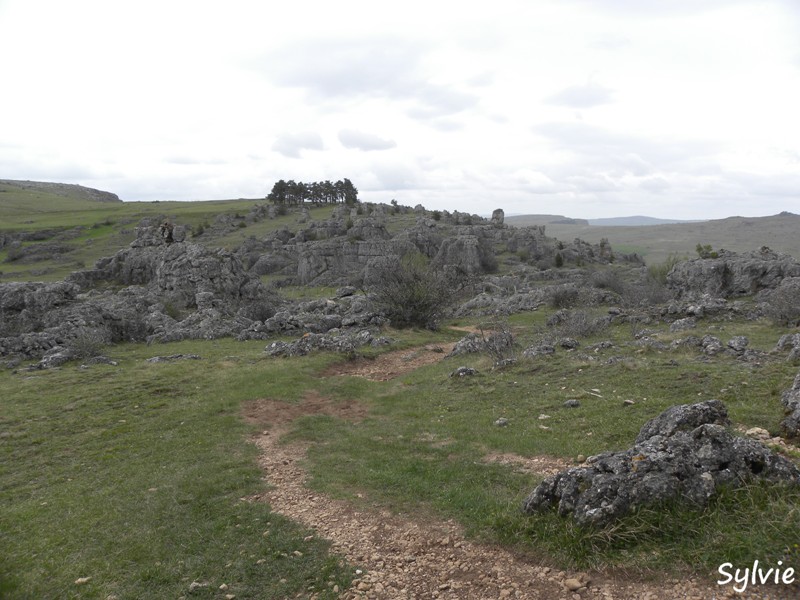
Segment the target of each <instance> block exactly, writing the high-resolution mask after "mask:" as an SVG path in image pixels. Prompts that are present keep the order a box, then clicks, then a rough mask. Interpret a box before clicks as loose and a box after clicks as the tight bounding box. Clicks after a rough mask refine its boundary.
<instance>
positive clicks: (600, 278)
mask: <svg viewBox="0 0 800 600" xmlns="http://www.w3.org/2000/svg"><path fill="white" fill-rule="evenodd" d="M591 282H592V285H593V286H594V287H596V288H599V289H601V290H610V291H612V292H616V293H617V294H620V295H621V294H622V293H623V292H624V290H625V282H624V281H623V279H622V277H620V274H619V273H618V272H617V271H616V270H614V269H603V270H601V271H595V272H594V273H592V278H591Z"/></svg>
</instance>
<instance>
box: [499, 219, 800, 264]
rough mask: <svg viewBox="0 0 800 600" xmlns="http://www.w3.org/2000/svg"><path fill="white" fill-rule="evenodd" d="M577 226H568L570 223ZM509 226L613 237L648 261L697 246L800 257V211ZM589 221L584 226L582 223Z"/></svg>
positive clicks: (562, 235)
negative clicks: (649, 221) (663, 220)
mask: <svg viewBox="0 0 800 600" xmlns="http://www.w3.org/2000/svg"><path fill="white" fill-rule="evenodd" d="M570 220H571V221H575V222H576V224H569V221H570ZM506 223H508V224H509V225H516V226H525V225H545V227H546V233H547V234H548V235H551V236H553V237H556V238H558V239H561V240H571V239H573V238H576V237H578V238H581V239H583V240H586V241H587V242H593V243H597V242H599V241H600V240H601V239H602V238H606V239H608V241H609V242H611V246H612V247H613V248H615V249H616V250H618V251H622V252H636V253H638V254H639V255H640V256H642V257H644V259H645V261H647V263H648V264H654V263H659V262H663V261H664V260H665V259H666V258H667V257H668V256H669V255H670V254H679V255H686V256H690V257H694V256H696V255H695V250H694V249H695V246H697V244H703V245H706V244H710V245H711V246H712V247H713V248H715V249H719V248H724V249H726V250H734V251H737V252H744V251H748V250H755V249H758V248H760V247H761V246H769V247H770V248H772V249H773V250H776V251H778V252H785V253H786V254H791V255H792V256H794V257H795V258H800V236H798V231H800V215H795V214H792V213H787V212H784V213H781V214H779V215H774V216H771V217H728V218H727V219H716V220H712V221H698V222H690V223H672V224H665V225H646V226H613V227H612V226H595V225H589V224H588V222H587V221H585V220H582V219H567V218H566V217H561V216H556V215H530V216H528V215H522V216H514V217H507V218H506ZM581 223H584V224H581Z"/></svg>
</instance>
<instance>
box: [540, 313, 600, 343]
mask: <svg viewBox="0 0 800 600" xmlns="http://www.w3.org/2000/svg"><path fill="white" fill-rule="evenodd" d="M608 325H609V321H608V319H606V318H600V319H596V318H594V317H593V316H592V315H591V314H589V313H587V312H585V311H582V310H560V311H558V312H556V313H554V314H553V315H551V316H550V318H549V319H548V320H547V326H548V327H549V328H550V329H551V331H552V333H553V334H554V335H556V336H558V337H571V338H584V337H589V336H590V335H594V334H596V333H599V332H601V331H603V330H604V329H606V328H607V327H608Z"/></svg>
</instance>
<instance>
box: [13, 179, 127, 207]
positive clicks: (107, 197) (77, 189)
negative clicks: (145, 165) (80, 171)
mask: <svg viewBox="0 0 800 600" xmlns="http://www.w3.org/2000/svg"><path fill="white" fill-rule="evenodd" d="M14 191H29V192H31V191H32V192H38V193H40V194H47V195H53V196H61V197H63V198H72V199H74V200H90V201H92V202H122V200H120V199H119V196H117V195H116V194H112V193H111V192H104V191H102V190H96V189H94V188H90V187H84V186H82V185H75V184H73V183H51V182H49V181H17V180H14V179H0V193H9V192H14Z"/></svg>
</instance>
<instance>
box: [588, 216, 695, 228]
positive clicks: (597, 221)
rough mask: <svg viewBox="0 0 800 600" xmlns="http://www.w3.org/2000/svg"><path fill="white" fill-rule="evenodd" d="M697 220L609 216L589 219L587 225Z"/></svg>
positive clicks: (668, 222)
mask: <svg viewBox="0 0 800 600" xmlns="http://www.w3.org/2000/svg"><path fill="white" fill-rule="evenodd" d="M698 222H699V221H685V220H680V219H657V218H655V217H643V216H641V215H636V216H633V217H610V218H606V219H589V225H592V226H595V227H604V226H608V227H646V226H648V225H671V224H673V223H698Z"/></svg>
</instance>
